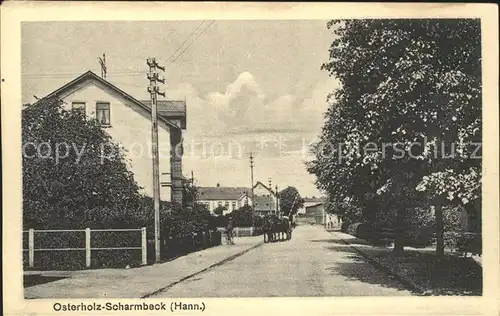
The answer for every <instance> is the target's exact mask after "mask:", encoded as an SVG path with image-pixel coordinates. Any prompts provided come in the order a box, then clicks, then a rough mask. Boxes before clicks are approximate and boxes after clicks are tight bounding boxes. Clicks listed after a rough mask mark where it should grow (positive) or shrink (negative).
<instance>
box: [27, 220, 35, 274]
mask: <svg viewBox="0 0 500 316" xmlns="http://www.w3.org/2000/svg"><path fill="white" fill-rule="evenodd" d="M28 263H29V267H30V268H33V267H34V266H35V230H34V229H33V228H30V229H29V230H28Z"/></svg>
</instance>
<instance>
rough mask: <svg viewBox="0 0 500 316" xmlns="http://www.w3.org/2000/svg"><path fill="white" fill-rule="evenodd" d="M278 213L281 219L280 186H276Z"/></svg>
mask: <svg viewBox="0 0 500 316" xmlns="http://www.w3.org/2000/svg"><path fill="white" fill-rule="evenodd" d="M276 213H278V216H279V217H280V218H281V213H280V200H279V193H278V185H276Z"/></svg>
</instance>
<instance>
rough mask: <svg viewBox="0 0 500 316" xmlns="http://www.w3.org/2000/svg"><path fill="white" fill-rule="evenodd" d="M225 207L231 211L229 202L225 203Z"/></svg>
mask: <svg viewBox="0 0 500 316" xmlns="http://www.w3.org/2000/svg"><path fill="white" fill-rule="evenodd" d="M224 207H225V208H226V210H229V202H227V201H226V203H224Z"/></svg>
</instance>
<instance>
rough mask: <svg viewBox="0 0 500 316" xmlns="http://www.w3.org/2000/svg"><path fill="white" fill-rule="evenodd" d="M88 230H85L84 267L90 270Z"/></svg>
mask: <svg viewBox="0 0 500 316" xmlns="http://www.w3.org/2000/svg"><path fill="white" fill-rule="evenodd" d="M90 262H91V260H90V228H85V265H86V267H87V268H90Z"/></svg>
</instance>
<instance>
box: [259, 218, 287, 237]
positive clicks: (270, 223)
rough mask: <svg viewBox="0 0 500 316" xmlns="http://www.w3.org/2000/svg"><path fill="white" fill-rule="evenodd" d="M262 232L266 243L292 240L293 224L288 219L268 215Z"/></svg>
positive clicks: (264, 220) (264, 219)
mask: <svg viewBox="0 0 500 316" xmlns="http://www.w3.org/2000/svg"><path fill="white" fill-rule="evenodd" d="M262 231H263V233H264V242H265V243H269V242H276V241H283V240H290V239H292V223H291V222H290V220H289V219H288V218H286V217H283V218H279V217H278V216H276V215H268V216H265V217H264V218H263V224H262Z"/></svg>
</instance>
